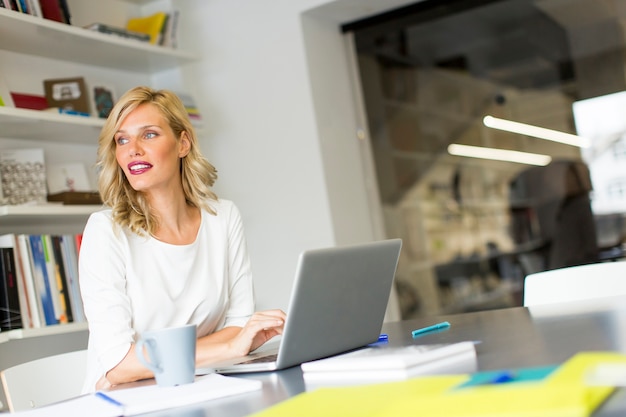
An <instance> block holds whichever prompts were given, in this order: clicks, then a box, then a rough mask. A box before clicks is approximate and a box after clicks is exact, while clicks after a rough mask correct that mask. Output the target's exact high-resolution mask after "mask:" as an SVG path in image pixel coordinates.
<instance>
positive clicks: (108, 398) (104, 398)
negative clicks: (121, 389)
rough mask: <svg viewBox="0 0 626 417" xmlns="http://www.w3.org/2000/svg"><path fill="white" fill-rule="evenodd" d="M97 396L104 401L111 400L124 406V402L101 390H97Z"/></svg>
mask: <svg viewBox="0 0 626 417" xmlns="http://www.w3.org/2000/svg"><path fill="white" fill-rule="evenodd" d="M96 397H99V398H102V399H103V400H104V401H106V402H109V403H111V404H113V405H117V406H118V407H124V404H122V403H121V402H119V401H117V400H116V399H115V398H111V397H109V396H108V395H106V394H105V393H104V392H101V391H98V392H96Z"/></svg>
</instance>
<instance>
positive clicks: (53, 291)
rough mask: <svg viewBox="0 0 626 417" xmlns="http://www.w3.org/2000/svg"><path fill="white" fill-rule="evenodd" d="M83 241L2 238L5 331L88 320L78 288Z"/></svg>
mask: <svg viewBox="0 0 626 417" xmlns="http://www.w3.org/2000/svg"><path fill="white" fill-rule="evenodd" d="M81 238H82V235H80V234H77V235H71V234H66V235H49V234H42V235H37V234H32V235H29V234H5V235H1V236H0V260H1V262H0V267H1V268H0V295H1V296H0V330H2V331H5V330H13V329H29V328H39V327H44V326H50V325H55V324H63V323H70V322H83V321H85V316H84V312H83V304H82V300H81V298H80V292H79V287H78V250H79V248H80V243H81Z"/></svg>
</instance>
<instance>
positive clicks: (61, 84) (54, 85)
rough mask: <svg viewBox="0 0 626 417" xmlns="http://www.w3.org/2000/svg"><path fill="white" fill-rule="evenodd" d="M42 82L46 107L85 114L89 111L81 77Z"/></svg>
mask: <svg viewBox="0 0 626 417" xmlns="http://www.w3.org/2000/svg"><path fill="white" fill-rule="evenodd" d="M43 83H44V91H45V95H46V101H47V102H48V107H58V108H59V109H61V110H62V111H71V112H78V113H85V114H87V115H88V114H90V113H91V108H90V102H89V96H88V91H87V85H86V83H85V79H84V78H83V77H74V78H58V79H48V80H44V81H43Z"/></svg>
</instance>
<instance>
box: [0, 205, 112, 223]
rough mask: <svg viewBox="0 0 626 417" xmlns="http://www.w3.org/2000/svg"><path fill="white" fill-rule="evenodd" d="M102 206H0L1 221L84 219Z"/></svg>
mask: <svg viewBox="0 0 626 417" xmlns="http://www.w3.org/2000/svg"><path fill="white" fill-rule="evenodd" d="M102 208H103V207H102V206H99V205H97V204H93V205H78V204H77V205H63V204H42V205H26V204H25V205H20V206H0V223H4V222H9V221H10V222H14V221H15V222H19V221H32V220H34V219H40V218H44V217H45V219H46V220H47V221H50V220H54V219H57V220H58V219H60V218H63V219H66V218H70V219H72V218H76V219H84V218H86V217H88V216H89V215H90V214H91V213H93V212H96V211H98V210H102Z"/></svg>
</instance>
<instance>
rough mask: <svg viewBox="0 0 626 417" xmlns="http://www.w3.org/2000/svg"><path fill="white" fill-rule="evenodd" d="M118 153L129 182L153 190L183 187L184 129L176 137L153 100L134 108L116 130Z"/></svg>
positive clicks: (143, 190)
mask: <svg viewBox="0 0 626 417" xmlns="http://www.w3.org/2000/svg"><path fill="white" fill-rule="evenodd" d="M114 140H115V144H116V145H115V146H116V147H115V156H116V159H117V163H118V164H119V166H120V167H121V168H122V170H123V171H124V173H125V174H126V178H128V181H129V182H130V185H131V186H132V187H133V188H134V189H135V190H137V191H141V192H145V193H154V192H159V191H168V190H171V189H173V188H180V187H181V182H180V181H181V180H180V168H179V167H180V158H182V157H184V156H185V155H187V153H188V152H189V141H188V139H187V136H186V134H185V133H183V134H182V136H181V138H180V140H179V139H178V138H176V136H175V135H174V132H173V131H172V129H171V128H170V126H169V124H168V123H167V120H166V119H165V117H164V116H163V115H162V114H161V112H160V111H159V110H158V108H157V107H156V106H154V105H153V104H149V103H147V104H142V105H140V106H139V107H137V108H136V109H135V110H133V111H132V112H131V113H130V114H129V115H128V116H127V117H126V118H125V119H124V121H123V122H122V124H121V125H120V128H119V130H118V131H117V132H116V133H115V136H114Z"/></svg>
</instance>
